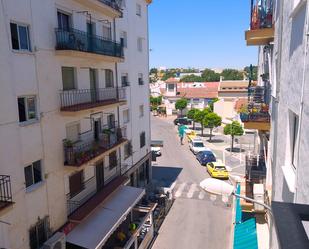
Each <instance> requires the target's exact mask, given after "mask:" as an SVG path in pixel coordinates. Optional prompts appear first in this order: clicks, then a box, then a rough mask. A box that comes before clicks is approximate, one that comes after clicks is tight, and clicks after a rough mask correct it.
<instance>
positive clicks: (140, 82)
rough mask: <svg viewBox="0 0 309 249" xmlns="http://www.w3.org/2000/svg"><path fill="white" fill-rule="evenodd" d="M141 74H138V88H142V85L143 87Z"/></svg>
mask: <svg viewBox="0 0 309 249" xmlns="http://www.w3.org/2000/svg"><path fill="white" fill-rule="evenodd" d="M143 78H144V77H143V74H142V73H139V74H138V84H139V85H140V86H142V85H144V80H143Z"/></svg>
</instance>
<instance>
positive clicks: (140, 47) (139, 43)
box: [137, 37, 143, 52]
mask: <svg viewBox="0 0 309 249" xmlns="http://www.w3.org/2000/svg"><path fill="white" fill-rule="evenodd" d="M137 50H138V51H139V52H142V51H143V38H141V37H139V38H137Z"/></svg>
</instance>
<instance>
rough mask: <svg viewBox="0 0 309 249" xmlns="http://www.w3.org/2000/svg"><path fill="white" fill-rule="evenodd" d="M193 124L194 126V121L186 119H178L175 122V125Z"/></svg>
mask: <svg viewBox="0 0 309 249" xmlns="http://www.w3.org/2000/svg"><path fill="white" fill-rule="evenodd" d="M191 124H192V120H191V119H188V118H186V117H183V118H176V119H175V120H174V125H191Z"/></svg>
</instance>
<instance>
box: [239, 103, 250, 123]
mask: <svg viewBox="0 0 309 249" xmlns="http://www.w3.org/2000/svg"><path fill="white" fill-rule="evenodd" d="M239 116H240V119H241V121H242V122H246V121H248V119H249V110H248V106H247V105H242V107H241V108H240V110H239Z"/></svg>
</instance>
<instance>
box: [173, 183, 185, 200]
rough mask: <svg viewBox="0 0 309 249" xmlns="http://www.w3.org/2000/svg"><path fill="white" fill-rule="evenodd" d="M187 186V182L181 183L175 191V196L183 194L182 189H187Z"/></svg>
mask: <svg viewBox="0 0 309 249" xmlns="http://www.w3.org/2000/svg"><path fill="white" fill-rule="evenodd" d="M185 187H186V183H185V182H183V183H182V184H180V186H179V188H178V189H177V191H176V193H175V197H180V196H181V194H182V191H183V190H184V189H185Z"/></svg>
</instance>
